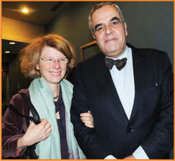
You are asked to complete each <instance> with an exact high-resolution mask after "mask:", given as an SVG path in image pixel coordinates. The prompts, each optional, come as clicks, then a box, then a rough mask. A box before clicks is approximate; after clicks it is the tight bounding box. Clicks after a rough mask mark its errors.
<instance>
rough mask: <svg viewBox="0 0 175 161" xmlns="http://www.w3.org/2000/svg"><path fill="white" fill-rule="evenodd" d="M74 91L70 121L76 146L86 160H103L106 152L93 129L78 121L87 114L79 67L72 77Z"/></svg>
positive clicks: (87, 108)
mask: <svg viewBox="0 0 175 161" xmlns="http://www.w3.org/2000/svg"><path fill="white" fill-rule="evenodd" d="M73 82H74V90H73V100H72V107H71V121H72V123H73V125H74V134H75V137H76V139H77V141H78V144H79V146H80V148H81V149H82V151H83V152H84V154H85V155H86V157H87V158H88V159H104V158H105V157H106V156H107V155H109V154H107V152H106V150H105V149H104V148H103V146H102V145H101V144H100V141H99V140H98V137H97V134H96V130H95V128H88V127H86V126H85V125H84V124H83V123H82V121H81V120H80V114H81V113H84V112H87V111H88V110H89V109H90V107H89V106H88V102H87V98H86V93H85V90H84V87H83V84H82V81H81V76H80V72H79V66H77V69H76V71H75V75H74V79H73Z"/></svg>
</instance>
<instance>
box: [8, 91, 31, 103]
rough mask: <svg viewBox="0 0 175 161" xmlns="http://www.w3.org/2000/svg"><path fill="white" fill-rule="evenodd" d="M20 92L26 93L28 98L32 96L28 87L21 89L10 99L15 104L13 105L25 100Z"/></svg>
mask: <svg viewBox="0 0 175 161" xmlns="http://www.w3.org/2000/svg"><path fill="white" fill-rule="evenodd" d="M20 93H24V94H25V95H26V96H27V97H28V98H30V96H29V90H28V89H21V90H19V91H18V93H16V94H15V95H13V96H12V99H11V101H10V103H11V104H13V105H14V104H19V103H20V102H21V101H22V100H23V98H22V97H21V95H20Z"/></svg>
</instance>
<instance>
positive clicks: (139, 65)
mask: <svg viewBox="0 0 175 161" xmlns="http://www.w3.org/2000/svg"><path fill="white" fill-rule="evenodd" d="M132 53H133V71H134V81H135V98H134V104H133V109H132V113H131V117H130V120H132V119H133V118H134V117H135V116H136V114H137V112H138V109H139V107H140V106H141V104H140V101H141V100H142V98H141V97H142V92H143V91H142V90H143V87H145V86H147V77H146V76H147V72H148V70H147V67H148V64H147V62H146V61H145V60H144V59H143V57H142V56H141V53H140V52H139V50H138V49H136V48H132Z"/></svg>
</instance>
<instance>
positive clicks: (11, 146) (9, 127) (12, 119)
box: [2, 94, 26, 158]
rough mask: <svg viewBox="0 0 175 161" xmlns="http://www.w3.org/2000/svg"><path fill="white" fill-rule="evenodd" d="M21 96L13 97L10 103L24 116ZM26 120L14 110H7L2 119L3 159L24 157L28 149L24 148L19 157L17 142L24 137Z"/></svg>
mask: <svg viewBox="0 0 175 161" xmlns="http://www.w3.org/2000/svg"><path fill="white" fill-rule="evenodd" d="M19 100H21V99H20V96H19V94H16V95H14V96H13V97H12V99H11V101H10V103H11V104H12V105H13V106H14V107H15V108H16V109H17V110H18V111H19V112H20V113H21V114H24V111H23V110H22V108H21V107H22V106H21V105H22V104H23V103H22V102H21V101H19ZM25 122H26V120H25V118H22V117H21V116H19V115H17V114H16V113H14V112H13V111H12V110H10V109H9V108H7V110H6V112H5V114H4V116H3V118H2V157H3V158H9V157H13V158H15V157H18V156H20V155H22V154H23V153H24V152H25V150H26V148H24V149H23V150H22V151H21V152H20V154H19V155H18V156H17V141H18V139H19V138H21V137H22V136H23V135H24V126H26V124H25Z"/></svg>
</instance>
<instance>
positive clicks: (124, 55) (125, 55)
mask: <svg viewBox="0 0 175 161" xmlns="http://www.w3.org/2000/svg"><path fill="white" fill-rule="evenodd" d="M106 58H109V59H113V60H117V59H123V58H127V63H129V62H131V60H132V50H131V48H130V47H128V46H127V45H126V48H125V51H124V52H123V53H122V54H121V55H120V56H119V57H118V58H110V57H108V56H106Z"/></svg>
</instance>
